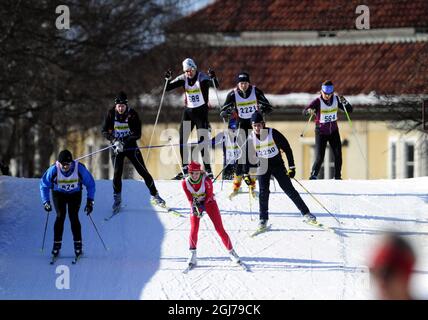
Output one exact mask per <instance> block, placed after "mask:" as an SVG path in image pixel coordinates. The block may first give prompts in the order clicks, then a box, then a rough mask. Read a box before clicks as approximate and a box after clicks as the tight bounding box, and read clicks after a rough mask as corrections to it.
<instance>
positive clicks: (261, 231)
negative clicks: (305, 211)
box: [250, 219, 336, 238]
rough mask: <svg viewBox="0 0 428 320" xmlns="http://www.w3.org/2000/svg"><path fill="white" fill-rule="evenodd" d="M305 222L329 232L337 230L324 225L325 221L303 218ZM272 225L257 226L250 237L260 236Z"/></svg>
mask: <svg viewBox="0 0 428 320" xmlns="http://www.w3.org/2000/svg"><path fill="white" fill-rule="evenodd" d="M303 222H304V223H306V224H308V225H310V226H312V227H315V228H318V229H322V230H325V231H329V232H333V233H336V231H335V229H333V228H331V227H328V226H326V225H324V224H323V223H320V222H318V221H316V220H315V221H313V220H306V219H305V220H303ZM271 226H272V225H267V226H263V227H259V228H257V229H256V231H255V232H253V233H252V234H251V235H250V237H251V238H254V237H256V236H258V235H259V234H262V233H264V232H267V231H269V230H270V229H271Z"/></svg>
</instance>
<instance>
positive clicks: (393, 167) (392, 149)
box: [389, 142, 397, 179]
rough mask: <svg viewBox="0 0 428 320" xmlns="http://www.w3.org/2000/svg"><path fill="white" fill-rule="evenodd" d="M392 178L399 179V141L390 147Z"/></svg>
mask: <svg viewBox="0 0 428 320" xmlns="http://www.w3.org/2000/svg"><path fill="white" fill-rule="evenodd" d="M390 152H391V153H390V166H391V167H390V171H389V172H390V173H391V175H390V178H391V179H397V143H396V142H392V143H391V147H390Z"/></svg>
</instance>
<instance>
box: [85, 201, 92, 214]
mask: <svg viewBox="0 0 428 320" xmlns="http://www.w3.org/2000/svg"><path fill="white" fill-rule="evenodd" d="M93 210H94V200H92V199H88V200H87V201H86V206H85V212H86V215H87V216H89V215H90V214H91V212H92V211H93Z"/></svg>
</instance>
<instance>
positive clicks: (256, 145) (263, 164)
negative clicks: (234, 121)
mask: <svg viewBox="0 0 428 320" xmlns="http://www.w3.org/2000/svg"><path fill="white" fill-rule="evenodd" d="M251 123H252V126H253V132H252V133H251V135H250V137H249V140H248V145H249V152H250V154H249V157H250V159H251V162H253V163H254V162H255V160H257V161H258V167H257V179H258V182H259V189H260V191H259V192H260V193H259V205H260V222H259V227H260V228H266V227H267V220H268V219H269V193H270V191H269V185H270V179H271V175H273V176H274V177H275V178H276V180H278V184H279V186H280V187H281V188H282V190H284V192H285V193H286V195H287V196H288V197H289V198H290V199H291V201H293V203H294V204H295V205H296V207H297V208H298V209H299V210H300V212H301V213H302V215H303V216H304V217H305V219H307V220H308V221H309V220H312V221H315V220H316V217H315V216H314V215H313V214H311V213H310V212H309V209H308V207H307V206H306V204H305V203H304V202H303V200H302V198H301V197H300V195H299V193H298V192H297V191H296V189H295V188H294V186H293V184H292V183H291V179H290V178H294V176H295V174H296V167H295V165H294V158H293V152H292V150H291V147H290V144H289V143H288V140H287V139H286V138H285V137H284V136H283V135H282V134H281V133H280V132H279V131H278V130H276V129H273V128H268V127H266V126H265V121H264V119H263V116H262V114H261V113H259V112H258V111H256V112H254V113H253V115H252V116H251ZM280 151H283V152H285V155H286V156H287V160H288V165H289V169H288V172H287V170H286V168H285V165H284V160H283V159H282V155H281V152H280ZM254 158H255V159H254Z"/></svg>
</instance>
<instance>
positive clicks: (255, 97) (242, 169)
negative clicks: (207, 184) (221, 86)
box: [220, 72, 273, 200]
mask: <svg viewBox="0 0 428 320" xmlns="http://www.w3.org/2000/svg"><path fill="white" fill-rule="evenodd" d="M272 109H273V108H272V106H271V104H270V103H269V101H268V100H267V99H266V97H265V95H264V93H263V91H262V90H260V89H259V88H258V87H256V86H255V85H251V84H250V75H249V74H248V73H247V72H240V73H239V74H238V76H237V77H236V88H235V89H233V90H232V91H230V92H229V93H228V94H227V97H226V101H225V102H224V105H223V107H222V109H221V113H220V116H221V117H223V118H226V117H228V116H230V115H231V114H234V113H236V114H237V116H238V127H239V130H242V131H241V132H240V138H242V139H240V140H239V141H238V143H239V144H240V147H243V151H244V152H242V153H241V159H239V160H238V163H237V166H236V173H235V177H234V179H233V190H232V193H231V194H230V195H229V199H230V200H232V199H233V197H235V196H236V195H237V194H238V192H239V189H240V188H241V182H242V179H244V181H245V183H246V184H247V185H248V188H249V192H250V193H251V195H252V196H253V197H254V198H255V197H256V193H255V187H256V179H255V178H254V177H251V176H250V175H249V170H250V165H249V161H248V153H247V146H246V145H245V146H244V144H245V141H246V139H247V137H248V133H249V132H251V129H252V127H251V116H252V115H253V113H254V112H256V111H260V112H261V113H262V114H269V113H271V112H272ZM241 140H242V141H241Z"/></svg>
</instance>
